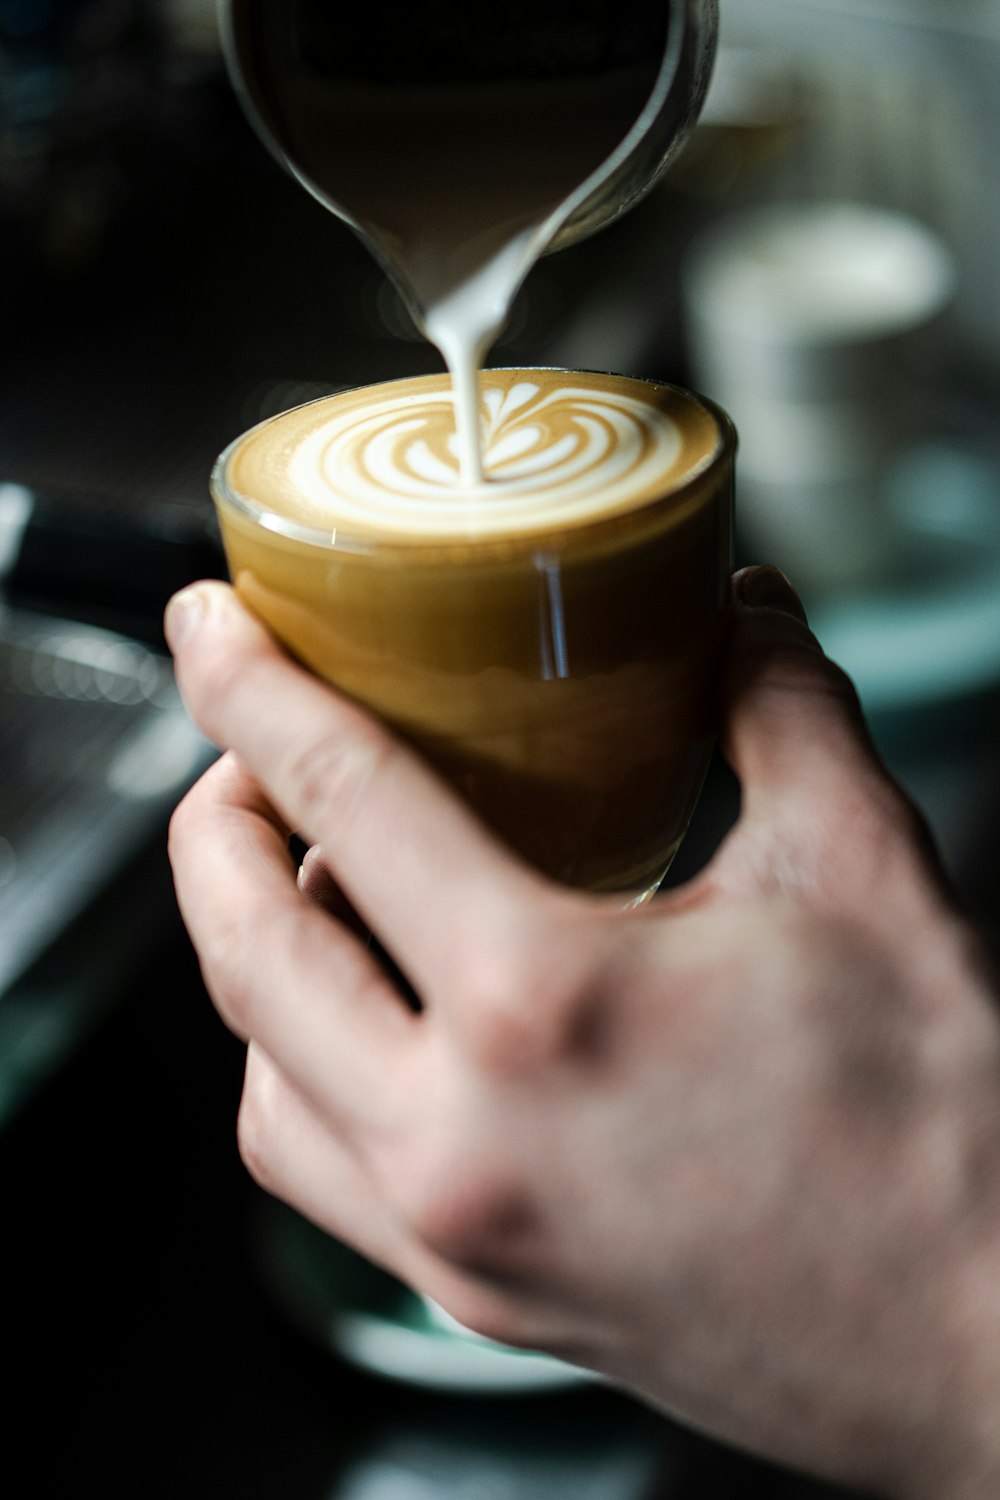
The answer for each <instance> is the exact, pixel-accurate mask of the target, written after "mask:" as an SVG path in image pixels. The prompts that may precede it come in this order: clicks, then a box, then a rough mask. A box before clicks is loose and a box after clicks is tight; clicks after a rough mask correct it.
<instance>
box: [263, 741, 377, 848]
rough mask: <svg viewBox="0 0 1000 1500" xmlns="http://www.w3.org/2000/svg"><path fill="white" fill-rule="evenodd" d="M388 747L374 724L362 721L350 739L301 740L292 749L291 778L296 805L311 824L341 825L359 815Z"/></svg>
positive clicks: (316, 826) (288, 771) (289, 780)
mask: <svg viewBox="0 0 1000 1500" xmlns="http://www.w3.org/2000/svg"><path fill="white" fill-rule="evenodd" d="M388 759H389V749H388V746H387V744H386V741H385V740H384V738H383V736H382V735H381V734H379V733H378V731H377V730H376V729H375V727H374V726H371V727H369V726H367V725H363V724H361V723H360V722H359V723H358V724H357V725H356V726H353V727H352V730H351V734H350V737H349V738H344V739H334V738H333V737H332V736H331V735H329V734H326V735H323V736H321V737H319V738H316V739H311V740H309V741H307V742H306V743H305V744H303V745H298V746H296V748H295V749H294V751H293V752H292V755H291V758H290V761H289V763H288V769H287V779H288V783H289V785H290V786H291V787H293V788H294V797H295V805H296V808H297V811H298V813H299V815H300V817H301V819H302V822H303V826H304V827H306V828H308V829H315V828H320V827H323V826H324V825H326V824H327V823H328V822H329V821H330V820H331V818H334V817H335V819H336V822H337V824H338V826H341V827H343V826H344V825H345V824H346V823H347V822H349V821H350V820H351V818H352V817H353V816H354V815H355V813H356V812H357V810H358V808H359V807H360V806H361V805H362V803H363V802H364V800H365V797H366V795H367V793H368V791H369V789H370V787H371V786H372V785H374V784H379V783H380V782H381V778H382V776H383V774H384V773H385V772H386V770H387V761H388Z"/></svg>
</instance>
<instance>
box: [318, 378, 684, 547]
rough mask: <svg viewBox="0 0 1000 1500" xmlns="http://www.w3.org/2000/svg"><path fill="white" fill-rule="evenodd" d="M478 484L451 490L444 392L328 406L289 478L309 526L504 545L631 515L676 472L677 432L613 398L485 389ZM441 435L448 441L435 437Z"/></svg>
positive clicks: (662, 417) (525, 384)
mask: <svg viewBox="0 0 1000 1500" xmlns="http://www.w3.org/2000/svg"><path fill="white" fill-rule="evenodd" d="M482 423H483V450H484V455H485V469H486V476H487V482H486V483H485V484H482V485H477V486H475V487H471V488H470V487H463V486H462V485H461V484H460V482H459V471H458V455H457V443H456V441H455V437H454V434H453V426H454V419H453V410H452V397H451V393H450V392H449V391H448V390H443V391H439V392H437V393H434V394H431V395H428V393H427V392H426V390H425V391H421V392H416V393H414V392H412V391H410V392H403V393H396V394H387V395H385V397H384V398H383V399H382V400H380V401H378V402H377V403H374V402H373V403H371V404H366V405H357V404H353V405H347V404H345V406H344V407H343V409H340V410H338V408H337V406H336V403H334V405H333V407H332V408H331V409H330V410H329V413H328V415H327V416H326V417H325V419H324V420H323V421H322V423H321V424H320V425H319V426H318V427H317V428H316V429H315V430H313V431H312V432H310V433H309V434H308V435H307V436H306V437H305V438H304V439H303V440H302V441H301V443H300V444H299V446H298V447H297V449H296V450H295V452H294V453H293V454H292V456H291V458H290V460H289V467H288V477H289V479H290V481H291V482H292V484H293V486H294V487H295V489H296V491H297V493H298V495H299V496H300V497H301V499H302V501H304V502H305V505H306V506H307V507H308V509H309V510H310V511H311V512H312V513H313V515H314V516H315V519H316V520H317V522H320V523H322V524H332V525H337V526H341V527H343V528H345V529H347V530H349V529H351V528H352V527H356V528H357V529H358V530H359V531H362V532H372V531H380V530H385V531H391V532H394V533H399V532H400V531H403V532H406V533H407V534H413V535H416V536H444V535H452V536H453V535H456V534H459V535H461V534H462V533H465V532H475V533H476V534H478V535H482V534H487V535H493V534H497V535H502V534H505V533H512V532H516V531H521V530H526V529H528V530H530V529H531V528H532V527H536V526H539V525H544V526H546V527H549V526H551V527H553V528H557V527H559V526H560V525H564V524H574V525H575V524H579V522H581V521H584V520H587V519H589V518H590V517H592V516H595V515H597V514H607V513H609V512H612V511H614V510H616V509H620V508H624V507H626V506H628V505H629V504H633V503H635V501H636V500H637V498H639V497H641V496H643V495H644V494H645V493H646V492H647V491H650V490H652V489H653V488H654V487H655V486H656V484H657V483H658V482H659V481H662V479H663V478H664V476H665V475H667V474H668V473H669V472H670V471H671V470H672V469H673V468H674V466H675V465H676V463H677V461H678V459H679V457H680V455H681V451H682V447H683V438H682V435H681V431H680V428H679V427H678V426H677V424H676V423H675V422H674V421H673V420H672V419H671V418H670V417H668V416H667V415H666V413H665V412H662V411H660V410H658V409H657V408H656V407H654V406H652V405H649V404H647V403H644V402H642V401H638V400H635V399H634V398H632V397H630V396H626V395H625V394H623V393H621V392H618V391H601V390H596V389H588V388H586V387H581V386H575V385H566V386H561V387H558V388H556V389H554V390H552V389H550V390H548V391H543V389H542V387H541V386H540V385H538V384H536V383H535V382H534V381H530V380H523V381H519V382H517V383H516V384H514V385H513V386H511V387H510V388H509V389H507V390H505V389H503V388H502V387H499V386H490V385H489V384H488V383H484V389H483V392H482ZM445 431H447V434H448V435H447V437H445V438H443V437H442V433H443V432H445Z"/></svg>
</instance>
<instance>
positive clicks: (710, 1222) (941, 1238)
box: [167, 569, 1000, 1500]
mask: <svg viewBox="0 0 1000 1500" xmlns="http://www.w3.org/2000/svg"><path fill="white" fill-rule="evenodd" d="M734 598H735V606H734V611H733V614H734V624H733V631H732V638H731V645H730V650H729V658H728V670H727V676H726V684H725V689H724V694H723V699H724V701H723V729H722V744H723V748H724V750H725V753H726V755H727V757H728V759H729V761H730V763H731V764H732V766H733V768H734V770H735V772H736V774H737V776H738V777H739V780H740V783H741V786H742V796H743V810H742V814H741V817H740V820H739V823H738V825H737V826H736V827H735V829H734V830H733V831H732V833H731V834H730V836H729V837H728V838H727V840H726V841H725V843H724V844H723V846H722V847H721V849H720V850H719V851H718V853H717V855H716V856H715V858H714V859H713V861H712V862H711V864H710V865H709V866H708V867H707V869H705V870H704V872H703V873H701V874H700V875H699V876H698V877H697V878H696V879H695V880H694V881H693V882H691V883H690V884H689V885H688V886H686V887H684V888H682V889H679V890H677V891H674V892H671V893H669V894H667V895H665V896H664V897H663V898H661V899H660V900H658V901H657V902H654V903H653V904H652V905H651V906H650V907H648V908H646V909H645V910H642V911H638V912H623V911H621V910H620V909H619V907H618V905H617V904H616V903H615V902H614V901H613V900H608V899H607V898H597V897H594V896H591V895H584V894H580V893H578V892H572V891H568V890H564V889H561V888H558V887H555V886H553V885H551V884H549V883H547V882H546V881H545V880H543V879H542V878H541V877H540V876H538V875H536V874H534V873H533V872H531V871H530V870H528V869H526V868H525V867H524V866H523V865H522V864H520V863H519V862H518V861H517V860H516V859H515V858H514V857H513V856H511V855H510V854H508V853H507V852H506V851H505V850H504V849H503V848H502V847H500V845H499V844H498V843H497V842H496V841H495V840H494V839H493V837H492V836H491V835H490V834H489V833H488V832H487V831H486V830H485V829H484V828H483V827H482V826H481V825H480V824H479V823H477V821H476V820H475V819H474V818H473V816H472V815H471V814H470V813H469V812H468V811H466V809H465V808H464V806H462V805H460V804H459V803H458V802H457V801H456V800H455V798H454V797H453V796H452V794H451V793H450V792H449V791H448V790H446V789H445V788H444V787H443V786H442V785H441V784H440V783H439V782H438V781H437V780H436V779H435V777H434V776H433V775H432V774H431V773H430V771H428V770H427V769H426V768H425V767H424V766H423V765H422V764H421V763H420V762H419V761H418V760H417V759H416V758H415V757H414V756H413V755H412V753H411V752H410V751H409V750H407V749H405V748H404V747H403V746H401V745H400V744H399V743H398V742H397V741H396V740H394V739H393V738H392V736H391V735H389V734H388V733H387V732H386V731H385V730H384V729H382V728H381V727H379V726H378V725H376V724H375V723H373V722H372V721H371V720H370V719H369V718H368V717H367V716H366V715H365V714H363V713H362V712H361V711H359V710H358V709H357V708H356V707H354V706H353V705H351V704H349V703H347V702H345V701H344V700H343V699H341V698H339V697H338V696H337V695H336V694H334V693H333V692H332V691H330V690H329V689H328V688H327V687H325V686H324V685H322V684H321V683H319V682H318V681H316V680H315V679H313V678H311V677H310V676H309V675H308V674H306V673H305V672H303V671H302V670H301V669H300V668H298V667H297V666H294V665H293V664H292V663H291V662H290V661H289V660H288V659H287V658H286V657H285V656H284V655H283V654H282V652H281V651H280V649H279V648H278V647H277V646H276V645H275V644H274V643H273V641H272V640H271V638H270V637H269V636H268V635H267V633H266V632H265V631H264V629H263V628H262V627H261V626H260V625H258V624H257V623H256V622H255V621H254V620H253V619H252V618H251V617H250V616H249V615H248V614H247V613H246V612H245V611H244V610H243V609H242V607H241V606H240V605H239V604H238V603H237V601H236V598H235V595H234V594H233V593H232V591H231V590H230V589H229V588H228V587H227V586H225V585H223V584H217V583H204V584H198V585H195V586H194V587H193V588H192V589H189V590H185V591H184V593H183V594H182V595H181V596H179V597H178V599H176V600H175V601H173V603H172V604H171V606H170V609H169V610H168V617H167V632H168V638H169V640H170V642H171V645H172V648H173V650H174V653H175V657H176V665H177V673H178V681H179V683H180V686H181V690H182V692H183V695H184V697H185V700H186V702H187V704H188V706H189V709H190V711H191V713H192V715H193V717H194V718H195V720H196V721H197V723H198V724H199V725H200V726H201V728H202V730H203V731H204V732H205V733H206V734H207V735H208V736H209V737H210V738H211V739H212V740H213V741H214V742H215V743H216V744H218V745H219V746H220V747H223V748H225V749H226V750H227V752H228V753H226V754H225V755H223V756H222V757H221V758H220V760H219V761H218V762H217V763H216V764H215V765H214V767H213V768H212V769H211V770H210V771H209V772H208V773H207V775H206V776H204V777H203V779H202V780H201V781H200V782H199V784H198V785H197V786H196V787H195V788H194V789H193V790H192V791H191V792H190V793H189V795H188V796H187V798H186V799H185V801H184V802H183V803H182V805H181V806H180V808H179V809H178V811H177V813H176V815H175V818H174V821H173V824H172V828H171V857H172V860H173V864H174V870H175V877H176V883H177V891H178V897H179V901H180V905H181V909H182V912H183V915H184V918H185V921H186V923H187V926H188V929H189V931H190V933H191V937H192V939H193V942H194V944H195V947H196V949H197V951H198V954H199V956H200V959H201V963H202V968H203V972H204V976H205V981H206V984H207V986H208V989H209V991H210V993H211V995H212V997H213V1000H214V1002H215V1004H216V1006H217V1007H218V1010H219V1011H220V1013H221V1015H222V1016H223V1018H224V1020H225V1021H226V1023H227V1024H228V1025H229V1026H230V1027H231V1028H232V1030H233V1031H235V1032H236V1033H237V1034H238V1035H239V1036H240V1037H242V1038H244V1039H245V1040H246V1042H247V1043H248V1054H247V1070H246V1081H245V1088H244V1094H243V1100H242V1105H241V1109H240V1116H239V1126H238V1133H239V1141H240V1147H241V1151H242V1154H243V1157H244V1160H245V1162H246V1164H247V1166H248V1168H249V1170H250V1171H251V1173H252V1174H253V1175H254V1177H255V1178H257V1180H258V1181H259V1182H260V1183H261V1184H262V1185H263V1186H264V1187H265V1188H266V1189H268V1190H269V1191H270V1192H272V1193H274V1194H276V1195H278V1196H280V1197H282V1198H284V1199H286V1200H287V1201H288V1202H290V1203H292V1204H294V1205H295V1206H296V1207H297V1208H298V1209H299V1210H301V1211H302V1212H303V1213H304V1214H306V1215H308V1216H309V1217H310V1218H311V1219H313V1220H314V1221H315V1222H316V1223H318V1224H320V1225H321V1226H323V1227H324V1228H325V1229H326V1230H328V1231H330V1232H331V1233H332V1234H334V1235H336V1236H338V1237H340V1238H342V1239H343V1240H345V1241H347V1242H348V1243H350V1244H352V1245H354V1246H355V1247H356V1248H357V1249H359V1250H360V1251H361V1252H363V1253H364V1254H365V1255H367V1256H369V1257H370V1258H371V1259H373V1260H374V1261H376V1262H378V1263H380V1264H382V1265H384V1266H386V1267H387V1268H389V1269H390V1270H392V1271H393V1272H395V1273H396V1274H397V1275H398V1276H400V1277H401V1278H403V1279H404V1280H405V1281H407V1282H408V1283H410V1284H411V1285H413V1286H415V1287H418V1288H419V1289H421V1290H422V1291H424V1292H426V1293H428V1294H429V1295H430V1296H432V1297H433V1298H435V1299H436V1300H437V1301H438V1302H439V1303H441V1304H442V1305H443V1306H444V1307H445V1308H446V1309H447V1310H448V1311H449V1312H451V1313H452V1314H453V1315H454V1316H455V1317H457V1318H458V1319H459V1320H460V1321H461V1322H463V1323H465V1324H467V1325H469V1326H470V1327H471V1328H473V1329H476V1330H478V1331H479V1332H482V1333H485V1334H487V1335H489V1336H491V1337H493V1338H497V1339H500V1340H502V1341H505V1342H507V1343H512V1344H519V1345H525V1346H530V1347H533V1348H537V1349H543V1350H547V1351H549V1352H551V1353H553V1354H555V1355H558V1356H562V1357H563V1358H566V1359H569V1360H572V1361H575V1362H577V1363H579V1364H582V1365H586V1366H589V1367H592V1368H593V1369H595V1370H599V1371H601V1372H603V1373H604V1374H605V1375H606V1376H608V1377H609V1378H610V1379H611V1380H612V1381H613V1382H615V1383H618V1384H620V1385H622V1386H624V1387H626V1388H628V1389H629V1390H631V1391H633V1392H635V1393H637V1394H638V1395H640V1396H641V1397H643V1398H644V1399H646V1400H647V1401H649V1402H650V1403H652V1404H654V1405H657V1406H659V1407H660V1408H662V1409H664V1410H667V1411H669V1412H671V1413H673V1414H674V1415H676V1416H679V1417H680V1418H681V1419H683V1420H686V1421H688V1422H689V1423H691V1424H693V1425H695V1426H698V1427H701V1428H703V1429H705V1430H708V1431H710V1432H712V1433H714V1434H716V1435H718V1436H720V1437H722V1438H725V1439H727V1440H729V1441H731V1442H734V1443H737V1444H740V1445H742V1446H744V1447H746V1448H748V1449H751V1450H754V1451H756V1452H758V1453H761V1454H764V1455H768V1456H770V1457H772V1458H774V1459H776V1460H778V1461H780V1462H784V1463H787V1464H791V1465H795V1466H800V1467H802V1468H804V1469H807V1470H809V1471H811V1472H813V1473H816V1474H818V1475H822V1476H826V1477H827V1478H830V1479H833V1480H837V1481H840V1482H842V1483H847V1484H853V1485H857V1486H859V1487H862V1488H865V1489H867V1490H869V1491H871V1492H872V1493H876V1494H879V1495H884V1496H890V1497H899V1500H903V1497H905V1500H910V1497H913V1500H925V1497H926V1500H932V1497H933V1500H979V1497H985V1496H996V1495H998V1494H1000V1027H998V1021H997V1015H996V992H995V990H994V988H993V986H992V981H991V979H990V977H989V975H988V972H987V966H986V963H985V960H984V959H983V957H982V955H981V953H980V951H979V948H978V945H977V941H976V939H975V937H974V935H973V934H972V932H971V931H970V930H969V929H968V928H967V926H966V925H965V924H964V922H963V921H962V919H961V918H960V916H959V914H958V913H957V911H956V910H955V908H954V905H953V903H952V901H951V899H950V897H949V895H948V893H947V891H946V888H945V885H944V882H943V880H942V878H941V875H940V873H939V871H938V869H937V867H936V865H935V862H934V858H933V855H932V853H931V851H930V845H929V841H928V839H927V836H926V834H925V831H924V829H923V826H922V824H921V822H920V820H919V818H918V816H917V815H916V813H915V812H914V810H913V809H912V807H911V806H910V805H909V804H908V803H907V801H906V800H905V798H904V797H903V796H902V794H901V793H900V791H899V790H898V789H897V788H896V787H895V786H894V785H893V784H892V782H891V781H890V780H889V779H888V778H887V776H886V775H885V773H884V771H883V770H882V769H881V768H880V766H879V764H878V763H877V761H876V759H875V757H874V755H873V753H872V750H871V748H870V745H869V742H868V739H867V736H866V733H865V730H864V727H863V723H862V720H861V716H860V713H859V710H858V706H857V701H856V698H855V695H854V693H853V691H852V689H851V687H850V685H849V683H848V682H847V680H846V679H845V678H844V676H843V675H842V674H841V673H840V672H839V671H838V669H836V668H835V667H833V666H832V665H831V664H830V663H829V662H827V660H826V659H825V657H824V656H823V654H822V652H821V650H820V649H819V647H818V646H817V644H816V643H815V641H814V639H813V637H812V636H811V635H810V633H809V631H808V628H807V626H806V624H805V621H804V617H803V615H802V612H801V606H800V605H799V604H798V601H797V600H796V598H795V596H794V594H793V593H792V592H791V589H790V588H789V586H788V585H787V583H786V582H785V580H784V579H783V578H782V577H781V575H780V574H778V573H776V571H775V570H773V569H748V570H746V571H745V572H744V573H742V574H740V575H738V576H737V578H736V579H735V580H734ZM291 829H295V830H297V831H298V832H299V834H300V835H301V836H302V837H304V838H305V839H306V840H307V842H308V843H309V844H310V845H312V846H313V848H312V849H311V851H310V854H309V856H308V857H307V859H306V861H305V862H304V864H303V866H302V869H301V871H299V872H298V876H297V873H296V870H295V869H294V868H293V865H292V862H291V860H290V857H289V854H288V836H289V831H290V830H291ZM356 914H359V915H360V921H361V923H362V924H364V925H370V926H371V928H372V929H374V931H375V932H376V934H377V936H378V937H379V939H380V940H381V942H382V943H383V944H384V946H385V948H386V949H387V950H388V951H389V952H391V953H392V955H393V956H394V958H395V959H396V960H397V962H398V964H399V965H400V967H401V969H402V970H403V972H405V973H406V975H407V976H408V977H409V979H410V980H411V981H412V983H413V985H414V986H415V988H416V990H417V992H418V993H419V995H420V997H421V1001H422V1007H423V1008H422V1009H421V1010H420V1011H419V1012H414V1010H413V1009H412V1008H411V1007H409V1006H408V1005H407V1004H405V1003H404V1001H403V1000H402V999H401V997H400V995H399V993H398V991H397V990H396V989H395V988H394V986H393V984H392V982H391V981H390V979H389V978H388V977H387V975H386V973H385V971H384V969H383V968H382V967H381V966H380V964H379V963H378V962H377V961H376V959H375V958H374V956H373V955H372V953H371V952H370V951H369V949H368V947H367V946H366V945H365V942H364V941H363V939H362V937H359V933H358V916H357V915H356Z"/></svg>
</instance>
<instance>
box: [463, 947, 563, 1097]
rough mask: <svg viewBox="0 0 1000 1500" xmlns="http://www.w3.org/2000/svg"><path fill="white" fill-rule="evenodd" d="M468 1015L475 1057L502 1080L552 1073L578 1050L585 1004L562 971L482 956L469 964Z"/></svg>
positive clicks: (483, 1068)
mask: <svg viewBox="0 0 1000 1500" xmlns="http://www.w3.org/2000/svg"><path fill="white" fill-rule="evenodd" d="M466 972H467V974H468V976H469V977H468V979H467V985H466V992H467V994H466V998H467V1003H466V1005H465V1006H464V1007H463V1010H462V1021H463V1024H464V1026H465V1029H466V1035H465V1042H466V1045H467V1047H468V1050H469V1054H470V1057H471V1059H472V1061H473V1062H474V1063H475V1064H476V1066H477V1067H478V1068H479V1069H480V1070H481V1071H482V1072H484V1073H486V1074H489V1075H494V1076H497V1077H500V1078H505V1077H512V1076H519V1075H524V1074H527V1073H532V1072H537V1071H539V1070H542V1069H545V1068H550V1067H553V1066H554V1065H556V1064H557V1063H558V1062H560V1061H561V1060H562V1059H564V1058H565V1057H566V1056H567V1055H568V1053H569V1052H570V1051H571V1050H572V1049H573V1047H574V1044H575V1039H576V1035H577V1029H578V1028H577V1019H578V1011H579V1008H580V1007H579V1004H578V998H577V995H576V992H575V989H574V987H573V986H572V985H571V984H569V983H567V981H566V978H565V976H564V974H563V972H562V966H561V965H560V964H559V963H558V962H556V961H552V962H549V963H548V964H545V965H535V964H531V963H524V962H522V961H521V960H520V959H519V958H517V957H516V956H514V955H505V954H503V953H497V952H496V951H493V952H490V951H481V952H480V953H479V954H477V955H474V956H473V955H470V958H469V961H468V963H467V965H466Z"/></svg>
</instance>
